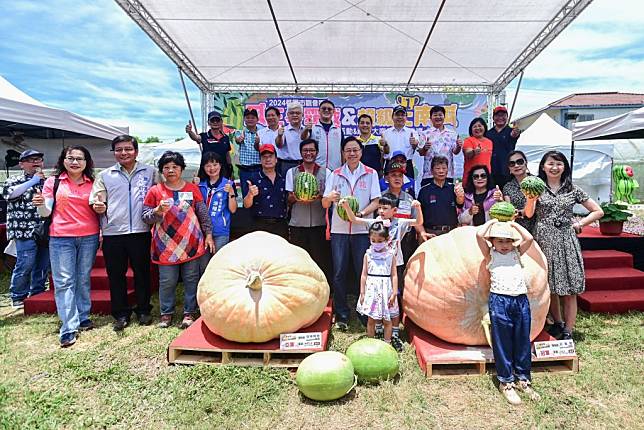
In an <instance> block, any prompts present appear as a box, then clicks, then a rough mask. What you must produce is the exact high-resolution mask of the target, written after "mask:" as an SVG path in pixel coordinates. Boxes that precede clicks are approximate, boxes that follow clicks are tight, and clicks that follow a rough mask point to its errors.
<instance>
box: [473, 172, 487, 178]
mask: <svg viewBox="0 0 644 430" xmlns="http://www.w3.org/2000/svg"><path fill="white" fill-rule="evenodd" d="M472 179H487V175H486V174H485V173H481V174H480V175H477V174H474V175H472Z"/></svg>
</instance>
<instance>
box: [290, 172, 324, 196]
mask: <svg viewBox="0 0 644 430" xmlns="http://www.w3.org/2000/svg"><path fill="white" fill-rule="evenodd" d="M294 193H295V197H297V198H298V199H299V200H304V201H309V200H314V199H315V198H316V197H317V196H318V193H319V189H318V180H317V179H316V178H315V176H313V175H312V174H310V173H308V172H301V173H299V174H298V175H297V176H296V177H295V186H294Z"/></svg>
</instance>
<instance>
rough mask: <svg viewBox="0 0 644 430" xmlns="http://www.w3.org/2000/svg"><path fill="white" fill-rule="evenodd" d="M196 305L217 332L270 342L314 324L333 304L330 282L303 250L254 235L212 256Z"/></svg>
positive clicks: (233, 337) (262, 234)
mask: <svg viewBox="0 0 644 430" xmlns="http://www.w3.org/2000/svg"><path fill="white" fill-rule="evenodd" d="M197 301H198V302H199V308H200V310H201V316H202V317H203V320H204V322H205V324H206V326H207V327H208V328H209V329H210V330H211V331H212V332H213V333H215V334H218V335H219V336H221V337H223V338H225V339H228V340H231V341H234V342H266V341H268V340H271V339H274V338H276V337H278V336H279V335H280V334H281V333H292V332H296V331H297V330H299V329H300V328H303V327H306V326H309V325H311V324H313V323H314V322H315V321H316V320H317V319H318V318H319V317H320V315H322V312H324V308H325V307H326V304H327V302H328V301H329V284H328V283H327V281H326V278H325V276H324V273H323V272H322V270H321V269H320V268H319V267H318V266H317V265H316V264H315V262H314V261H313V260H312V259H311V257H310V256H309V254H308V253H307V252H306V251H305V250H303V249H302V248H299V247H297V246H294V245H291V244H290V243H288V242H287V241H286V240H284V239H282V238H281V237H279V236H276V235H274V234H270V233H265V232H254V233H249V234H247V235H245V236H242V237H241V238H240V239H237V240H235V241H233V242H231V243H229V244H227V245H226V246H225V247H223V248H222V249H221V250H220V251H218V252H217V254H215V255H214V256H213V257H212V259H211V260H210V263H209V264H208V267H207V268H206V271H205V272H204V274H203V276H202V277H201V280H200V281H199V288H198V291H197Z"/></svg>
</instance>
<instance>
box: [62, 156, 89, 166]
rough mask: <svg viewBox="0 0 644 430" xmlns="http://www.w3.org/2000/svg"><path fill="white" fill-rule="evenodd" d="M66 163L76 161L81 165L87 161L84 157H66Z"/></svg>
mask: <svg viewBox="0 0 644 430" xmlns="http://www.w3.org/2000/svg"><path fill="white" fill-rule="evenodd" d="M65 161H67V162H68V163H73V162H74V161H75V162H77V163H79V164H80V162H81V161H85V159H84V158H82V157H65Z"/></svg>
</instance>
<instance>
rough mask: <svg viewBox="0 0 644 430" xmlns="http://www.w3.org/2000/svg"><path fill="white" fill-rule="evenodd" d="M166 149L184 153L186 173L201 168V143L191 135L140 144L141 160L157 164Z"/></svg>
mask: <svg viewBox="0 0 644 430" xmlns="http://www.w3.org/2000/svg"><path fill="white" fill-rule="evenodd" d="M166 151H177V152H179V153H181V155H183V158H184V160H185V162H186V175H184V176H185V177H187V175H188V174H192V173H191V172H196V171H197V170H199V164H200V163H201V150H200V149H199V145H198V144H197V142H195V141H194V140H192V139H190V138H189V137H186V138H183V139H181V140H178V141H176V142H157V143H142V144H139V157H138V160H139V161H140V162H143V163H146V164H150V165H152V166H155V167H156V165H157V162H158V161H159V158H161V155H163V153H164V152H166Z"/></svg>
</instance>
